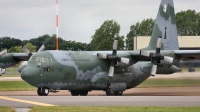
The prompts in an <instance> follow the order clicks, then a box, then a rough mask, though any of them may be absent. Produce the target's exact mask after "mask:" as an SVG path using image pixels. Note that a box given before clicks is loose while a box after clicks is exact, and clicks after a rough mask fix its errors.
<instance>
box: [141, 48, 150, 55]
mask: <svg viewBox="0 0 200 112" xmlns="http://www.w3.org/2000/svg"><path fill="white" fill-rule="evenodd" d="M140 55H142V56H146V57H149V55H150V52H147V51H142V50H141V51H140Z"/></svg>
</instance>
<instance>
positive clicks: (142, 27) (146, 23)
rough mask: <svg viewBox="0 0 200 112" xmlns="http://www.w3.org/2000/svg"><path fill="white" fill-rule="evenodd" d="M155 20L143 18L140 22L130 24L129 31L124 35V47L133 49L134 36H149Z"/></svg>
mask: <svg viewBox="0 0 200 112" xmlns="http://www.w3.org/2000/svg"><path fill="white" fill-rule="evenodd" d="M154 23H155V20H153V19H152V18H150V19H144V20H143V21H142V22H141V23H140V22H137V23H136V24H133V25H131V27H130V31H129V33H128V34H127V35H126V40H125V42H126V49H128V50H133V41H134V37H136V36H150V35H151V34H152V31H153V26H154Z"/></svg>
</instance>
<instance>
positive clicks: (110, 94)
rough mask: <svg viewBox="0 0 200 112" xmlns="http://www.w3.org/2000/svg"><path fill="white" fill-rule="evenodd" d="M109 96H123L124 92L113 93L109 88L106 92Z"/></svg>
mask: <svg viewBox="0 0 200 112" xmlns="http://www.w3.org/2000/svg"><path fill="white" fill-rule="evenodd" d="M105 92H106V95H107V96H122V94H123V91H115V92H111V91H110V90H109V89H108V88H107V89H106V90H105Z"/></svg>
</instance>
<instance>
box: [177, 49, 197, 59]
mask: <svg viewBox="0 0 200 112" xmlns="http://www.w3.org/2000/svg"><path fill="white" fill-rule="evenodd" d="M174 53H175V55H176V56H177V57H179V58H180V59H181V60H183V61H190V60H200V50H175V51H174Z"/></svg>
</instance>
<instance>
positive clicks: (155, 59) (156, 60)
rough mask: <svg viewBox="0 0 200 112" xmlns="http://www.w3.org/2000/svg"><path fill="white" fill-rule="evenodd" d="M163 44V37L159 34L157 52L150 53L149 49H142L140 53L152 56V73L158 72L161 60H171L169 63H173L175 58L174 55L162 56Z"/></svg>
mask: <svg viewBox="0 0 200 112" xmlns="http://www.w3.org/2000/svg"><path fill="white" fill-rule="evenodd" d="M161 44H162V37H161V36H159V37H158V40H157V46H156V52H155V53H150V52H148V51H143V50H141V51H140V55H142V56H145V57H150V58H151V61H152V63H153V67H152V69H151V75H155V74H156V71H157V65H158V64H159V63H160V61H161V60H164V61H166V62H169V63H172V62H173V60H174V59H173V58H172V57H169V56H162V55H161V54H160V48H161Z"/></svg>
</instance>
